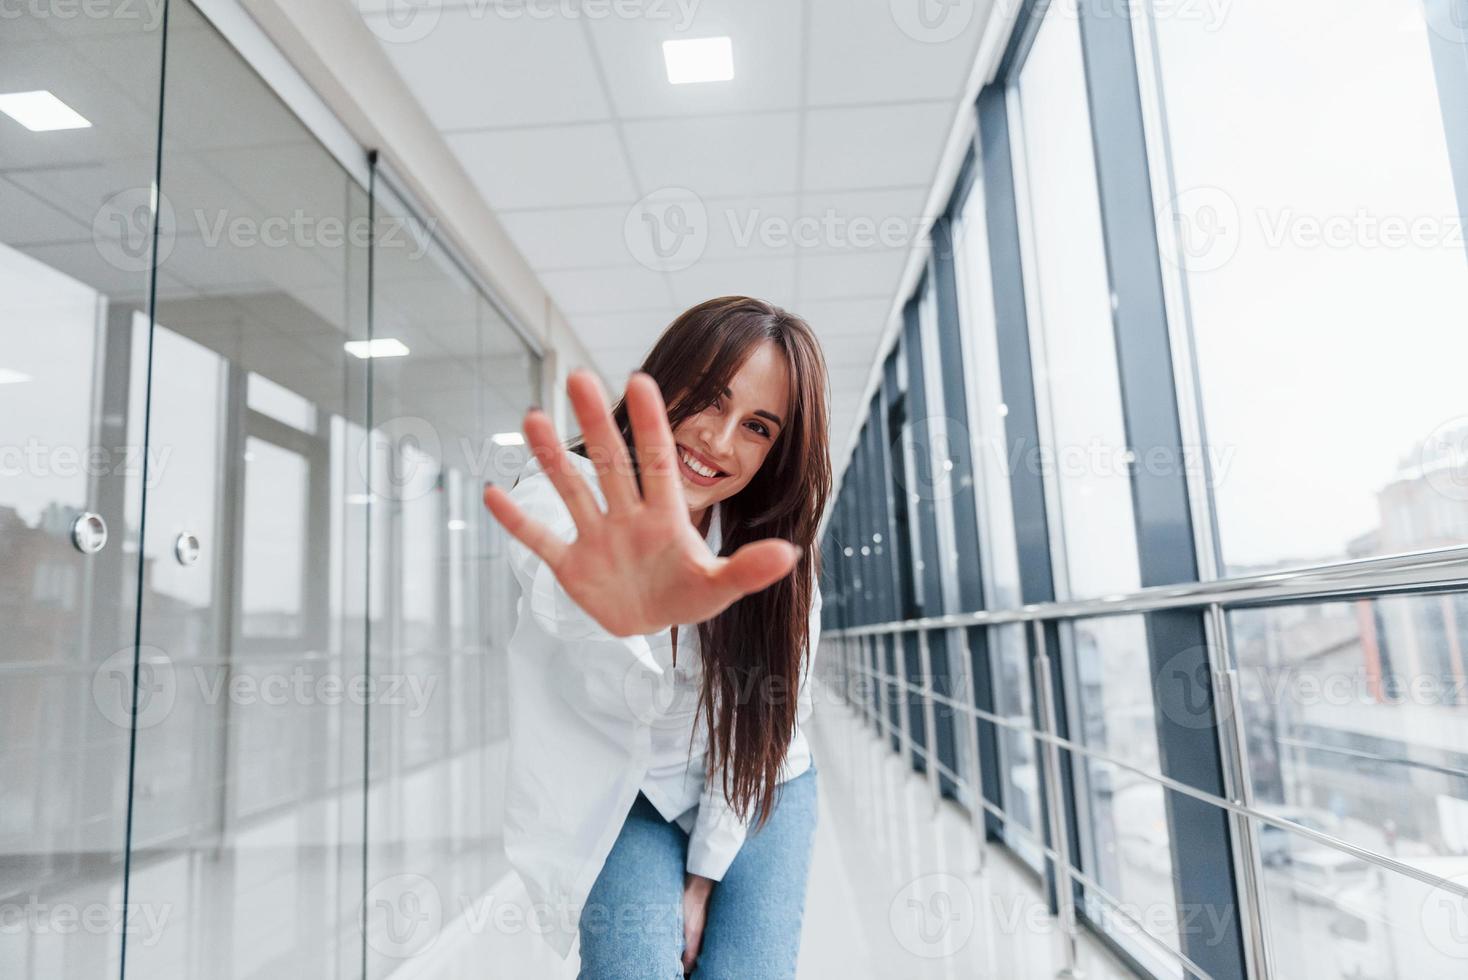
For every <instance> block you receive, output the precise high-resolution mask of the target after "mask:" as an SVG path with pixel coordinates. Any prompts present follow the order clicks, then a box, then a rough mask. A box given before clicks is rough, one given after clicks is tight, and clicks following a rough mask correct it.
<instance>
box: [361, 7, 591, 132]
mask: <svg viewBox="0 0 1468 980" xmlns="http://www.w3.org/2000/svg"><path fill="white" fill-rule="evenodd" d="M512 9H513V8H505V7H497V6H495V5H494V4H490V3H476V4H472V5H471V6H469V7H467V8H463V9H458V10H445V11H443V13H442V15H441V16H440V17H439V19H438V22H437V23H436V24H435V25H434V27H433V29H432V31H431V32H430V33H428V34H427V35H426V36H425V37H422V38H419V39H416V40H414V41H412V42H411V43H392V42H391V41H389V40H387V39H386V37H384V35H385V34H387V32H386V31H383V32H379V34H378V36H379V38H381V39H382V42H383V43H382V48H383V50H385V51H386V52H387V54H388V57H389V58H390V59H391V60H392V63H393V64H394V66H396V67H397V70H398V73H399V74H401V75H402V76H403V78H404V80H406V81H407V83H408V85H409V86H410V87H411V88H412V89H413V91H414V93H415V94H416V95H417V96H418V101H419V102H420V103H421V104H422V105H423V108H424V109H425V110H426V111H427V112H428V116H429V118H430V119H432V120H433V124H434V125H435V126H437V127H438V128H439V129H446V130H456V129H472V128H478V127H487V126H513V125H523V124H536V125H545V124H550V123H568V122H590V121H599V120H603V119H606V118H607V116H608V114H609V104H608V102H607V99H606V96H605V95H604V94H603V91H602V85H601V82H600V80H599V79H598V78H597V75H596V69H595V66H594V65H593V63H592V60H591V45H590V44H589V43H588V42H587V40H586V32H585V31H583V30H582V28H581V25H580V23H578V22H577V21H576V20H575V19H571V18H566V17H529V16H525V10H524V9H523V8H522V9H521V10H520V11H519V15H518V16H507V13H508V12H509V11H511V10H512ZM549 65H554V66H555V84H552V85H546V84H533V85H524V84H515V83H516V80H518V79H540V78H543V77H544V76H545V73H546V68H547V66H549Z"/></svg>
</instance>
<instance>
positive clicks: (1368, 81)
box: [1151, 0, 1468, 574]
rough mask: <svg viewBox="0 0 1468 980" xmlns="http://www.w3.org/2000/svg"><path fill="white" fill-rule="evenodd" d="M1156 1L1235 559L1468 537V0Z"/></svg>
mask: <svg viewBox="0 0 1468 980" xmlns="http://www.w3.org/2000/svg"><path fill="white" fill-rule="evenodd" d="M1170 6H1172V7H1174V8H1176V5H1170ZM1152 7H1153V10H1152V16H1151V21H1152V25H1153V31H1154V33H1155V38H1156V49H1157V59H1156V60H1157V65H1158V68H1159V78H1160V83H1161V90H1162V94H1163V98H1164V100H1165V103H1166V118H1165V126H1166V134H1165V135H1166V151H1167V155H1168V156H1169V157H1170V159H1171V161H1172V175H1171V178H1172V186H1171V187H1170V188H1169V193H1170V196H1171V201H1170V202H1169V204H1168V205H1167V206H1166V207H1165V208H1164V212H1163V214H1164V217H1165V218H1170V219H1171V222H1170V223H1171V224H1172V226H1173V235H1174V237H1175V242H1174V246H1173V247H1172V248H1170V249H1164V251H1165V252H1167V254H1166V255H1165V256H1164V257H1165V258H1166V259H1167V260H1169V261H1170V262H1171V263H1172V266H1173V267H1175V268H1176V269H1177V270H1178V275H1179V278H1180V279H1181V280H1182V284H1183V285H1185V287H1186V296H1187V300H1188V305H1187V308H1188V314H1189V317H1190V320H1191V326H1192V335H1193V344H1194V347H1195V353H1196V357H1197V362H1198V373H1199V378H1200V383H1201V400H1202V409H1203V419H1204V425H1205V427H1206V431H1207V438H1208V443H1209V452H1208V458H1209V462H1210V465H1211V466H1212V469H1213V473H1212V480H1211V482H1212V485H1213V493H1214V496H1215V498H1216V509H1217V525H1218V537H1219V541H1220V546H1221V551H1222V558H1223V563H1224V565H1225V567H1226V571H1227V572H1228V573H1230V574H1239V573H1244V572H1249V571H1257V570H1266V569H1270V568H1276V567H1280V566H1285V565H1296V564H1304V563H1316V562H1322V561H1334V560H1340V559H1345V558H1350V557H1355V556H1361V555H1373V554H1385V553H1392V552H1405V551H1412V550H1417V549H1423V548H1430V547H1436V546H1441V545H1450V544H1459V543H1462V542H1465V541H1468V483H1465V480H1464V476H1465V473H1468V470H1465V462H1468V455H1465V449H1468V394H1465V390H1464V387H1463V384H1462V372H1461V366H1462V364H1463V363H1464V362H1465V361H1468V331H1465V330H1463V319H1464V315H1465V313H1468V276H1465V275H1464V261H1465V255H1464V248H1463V226H1462V217H1461V216H1462V213H1463V207H1464V200H1465V198H1464V195H1465V193H1468V188H1464V187H1461V186H1459V187H1455V186H1454V181H1453V172H1452V160H1451V158H1450V147H1451V148H1454V152H1462V150H1463V148H1464V146H1465V144H1464V140H1465V139H1468V119H1465V118H1464V117H1463V116H1462V113H1461V107H1460V106H1461V103H1460V102H1459V101H1458V99H1459V98H1460V94H1461V89H1462V87H1463V85H1464V81H1465V80H1464V76H1463V74H1462V60H1463V59H1462V54H1463V46H1462V39H1461V37H1459V38H1458V39H1457V40H1453V33H1452V32H1454V31H1461V25H1457V26H1456V27H1455V26H1454V23H1453V21H1452V19H1451V17H1452V12H1453V11H1461V9H1462V8H1461V5H1459V4H1456V3H1436V2H1429V3H1424V2H1423V0H1382V2H1379V3H1370V4H1345V5H1342V4H1338V3H1329V2H1327V0H1300V2H1292V3H1288V4H1278V3H1270V2H1268V0H1238V2H1235V3H1231V4H1229V5H1228V6H1227V13H1226V15H1225V16H1223V17H1222V18H1221V19H1219V20H1218V21H1217V22H1216V23H1213V22H1210V21H1209V20H1208V19H1203V18H1198V17H1184V16H1177V15H1176V10H1175V9H1174V10H1173V11H1172V12H1171V13H1170V14H1169V12H1168V11H1165V10H1164V9H1163V5H1162V4H1160V3H1156V2H1154V3H1153V4H1152ZM1221 79H1227V83H1226V84H1221V83H1220V80H1221ZM1445 88H1446V89H1447V90H1450V91H1451V92H1452V93H1453V94H1452V95H1451V97H1445V96H1444V94H1443V92H1444V89H1445ZM1156 136H1157V138H1161V137H1162V133H1160V132H1159V133H1157V134H1156ZM1163 234H1164V239H1165V237H1166V235H1167V229H1166V228H1164V230H1163Z"/></svg>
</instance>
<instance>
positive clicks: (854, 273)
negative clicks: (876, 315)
mask: <svg viewBox="0 0 1468 980" xmlns="http://www.w3.org/2000/svg"><path fill="white" fill-rule="evenodd" d="M907 256H908V253H907V252H906V251H905V250H903V249H895V248H894V249H883V250H880V251H852V252H842V253H838V254H828V255H807V254H802V255H801V256H800V265H799V277H800V278H799V283H800V285H799V288H800V299H801V302H802V303H804V302H806V301H808V300H823V299H855V298H858V297H879V298H881V299H882V300H884V301H887V300H890V299H891V297H892V294H893V293H895V292H896V291H897V285H898V281H899V279H900V278H901V276H902V268H903V265H904V264H905V263H906V261H907Z"/></svg>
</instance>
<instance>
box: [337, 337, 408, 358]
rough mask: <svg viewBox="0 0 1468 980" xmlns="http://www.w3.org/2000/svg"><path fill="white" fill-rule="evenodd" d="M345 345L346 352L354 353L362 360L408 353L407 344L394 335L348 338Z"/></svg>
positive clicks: (401, 355) (402, 355)
mask: <svg viewBox="0 0 1468 980" xmlns="http://www.w3.org/2000/svg"><path fill="white" fill-rule="evenodd" d="M345 346H346V348H347V353H348V354H355V355H356V356H357V357H360V358H362V359H363V360H366V359H367V358H369V357H406V356H407V354H408V346H407V345H406V344H404V343H403V342H402V341H401V340H398V339H397V338H395V337H379V338H377V339H376V340H349V341H347V342H346V344H345Z"/></svg>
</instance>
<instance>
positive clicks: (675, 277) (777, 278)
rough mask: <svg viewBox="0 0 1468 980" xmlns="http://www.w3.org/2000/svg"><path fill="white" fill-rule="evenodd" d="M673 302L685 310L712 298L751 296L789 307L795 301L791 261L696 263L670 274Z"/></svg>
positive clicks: (705, 261) (759, 260) (764, 260)
mask: <svg viewBox="0 0 1468 980" xmlns="http://www.w3.org/2000/svg"><path fill="white" fill-rule="evenodd" d="M668 278H669V279H671V280H672V283H673V299H674V300H676V301H677V303H678V304H679V305H680V306H683V307H689V306H694V305H696V304H698V303H702V302H703V301H704V300H706V299H713V298H714V297H715V296H754V297H756V298H757V299H762V300H765V301H766V302H769V303H774V304H775V305H776V306H791V305H792V303H793V300H794V298H795V260H794V258H772V259H747V260H737V261H711V260H707V259H705V260H703V261H701V262H697V263H695V264H694V265H692V266H690V267H689V268H687V269H684V270H682V271H681V272H672V273H669V274H668Z"/></svg>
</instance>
